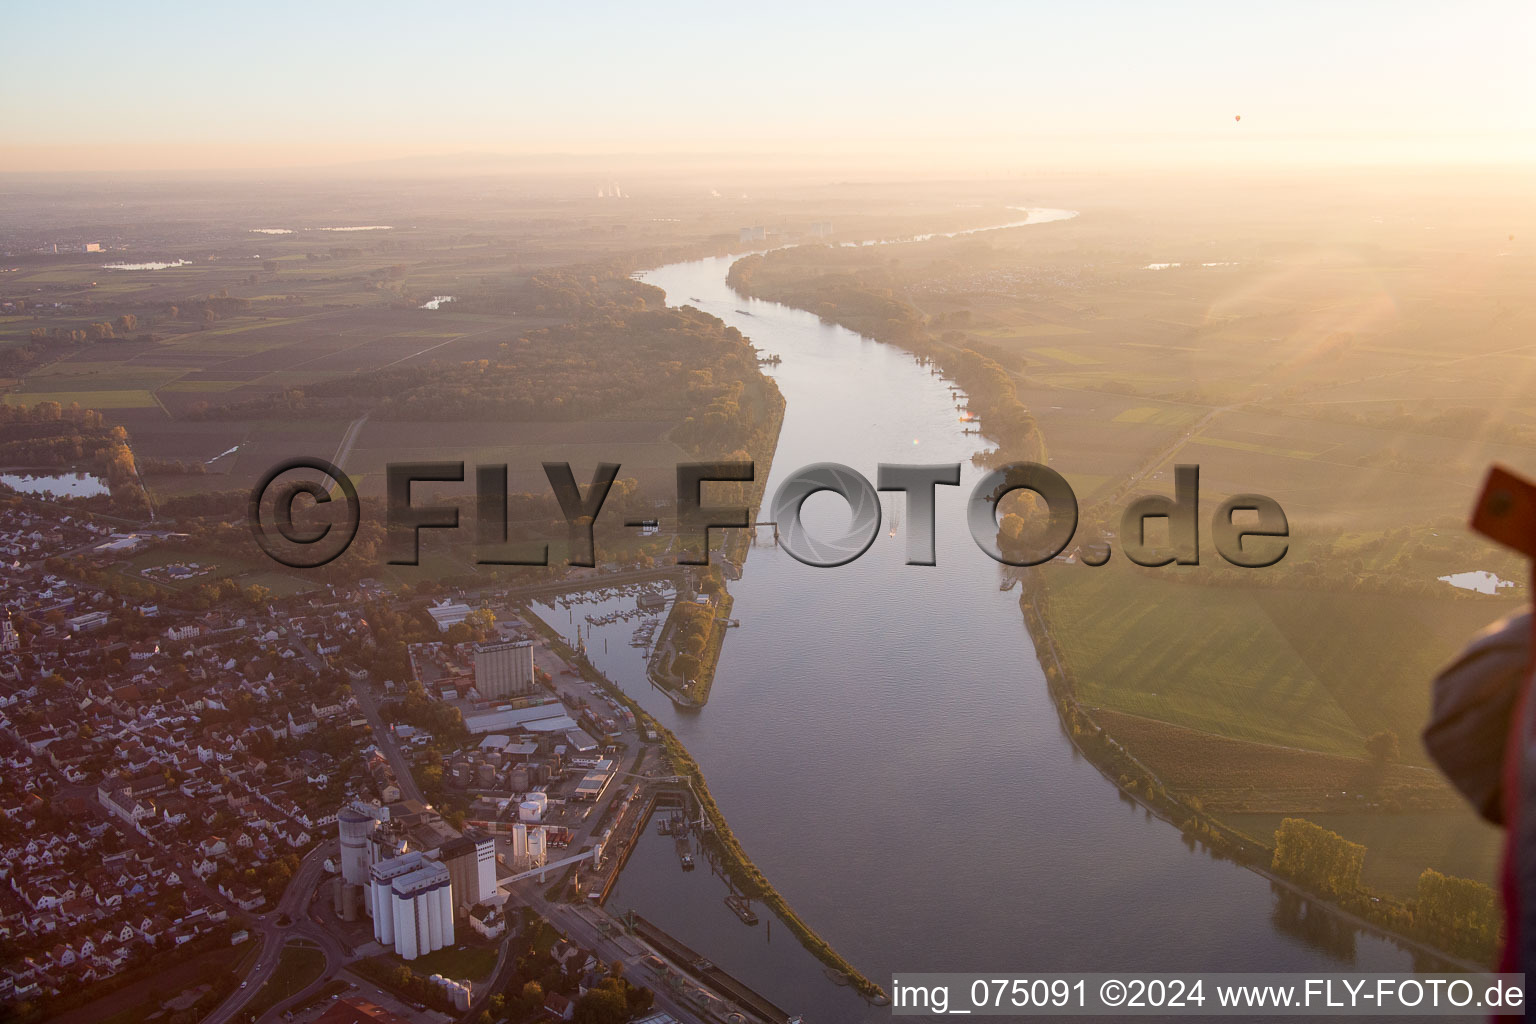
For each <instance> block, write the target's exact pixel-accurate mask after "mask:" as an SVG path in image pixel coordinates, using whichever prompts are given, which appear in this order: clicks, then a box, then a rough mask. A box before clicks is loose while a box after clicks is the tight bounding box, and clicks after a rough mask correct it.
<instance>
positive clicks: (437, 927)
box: [416, 889, 443, 953]
mask: <svg viewBox="0 0 1536 1024" xmlns="http://www.w3.org/2000/svg"><path fill="white" fill-rule="evenodd" d="M441 891H442V890H440V889H429V890H428V891H426V892H424V893H422V894H421V895H420V896H418V897H416V913H417V915H418V916H420V917H421V918H423V919H424V920H425V921H426V923H427V943H426V948H427V952H429V953H430V952H432V951H433V950H436V949H442V948H443V915H442V914H440V913H438V911H437V896H438V893H439V892H441Z"/></svg>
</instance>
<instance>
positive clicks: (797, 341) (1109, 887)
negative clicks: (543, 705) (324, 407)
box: [543, 211, 1412, 1022]
mask: <svg viewBox="0 0 1536 1024" xmlns="http://www.w3.org/2000/svg"><path fill="white" fill-rule="evenodd" d="M1068 215H1069V214H1068ZM1061 216H1062V214H1061V213H1060V212H1058V211H1038V212H1035V213H1033V214H1032V216H1031V217H1030V221H1031V223H1034V222H1040V223H1045V222H1048V221H1050V220H1053V219H1061ZM1010 229H1012V230H1050V228H1049V227H1032V226H1023V227H1018V226H1012V227H1011V228H1010ZM730 265H731V260H730V259H729V258H721V259H709V260H701V261H698V262H689V263H678V264H672V265H670V266H664V267H660V268H658V269H656V270H652V271H649V272H646V273H645V274H643V275H640V276H641V277H642V279H643V280H645V281H647V282H649V283H651V284H654V285H657V286H659V287H661V288H664V289H665V290H666V292H667V301H668V302H669V303H671V304H674V305H682V304H691V305H694V306H697V307H699V308H701V309H703V310H705V311H707V312H709V313H711V314H713V315H715V316H717V317H719V318H720V319H722V320H724V321H725V322H726V323H728V324H731V325H732V326H735V327H737V328H739V329H740V330H741V331H742V332H743V333H745V334H747V335H748V336H750V337H751V339H752V340H753V342H754V343H756V344H757V346H758V347H759V348H760V349H762V350H764V351H766V352H771V353H776V354H778V355H779V356H781V357H782V358H783V362H782V364H780V365H779V366H777V367H773V368H771V372H772V373H773V375H774V376H775V378H776V379H777V380H778V383H779V387H780V388H781V389H782V390H783V393H784V397H785V399H786V400H787V402H788V408H787V410H786V414H785V419H784V427H783V433H782V435H781V436H780V439H779V446H778V452H777V455H776V456H775V462H774V466H773V472H772V474H771V477H770V481H769V491H768V493H769V495H770V497H771V495H772V493H773V491H774V488H775V487H776V484H777V481H778V480H781V479H783V478H784V477H785V476H786V475H787V474H788V473H790V472H792V471H793V470H795V469H797V468H799V467H802V466H804V465H806V464H808V463H812V462H822V461H833V462H842V463H846V464H847V465H849V466H852V467H853V468H855V469H857V470H859V471H860V472H862V473H863V474H864V475H865V476H867V477H868V478H869V479H871V480H873V479H874V478H875V474H876V466H877V464H879V463H881V462H894V463H939V462H960V463H964V464H965V469H964V474H963V477H962V481H961V486H960V487H940V488H938V565H937V566H934V567H920V566H908V565H905V564H904V554H905V536H904V530H905V519H906V517H905V515H904V509H902V510H900V512H901V513H902V514H901V515H900V519H901V522H900V524H899V525H896V526H895V528H894V529H895V532H894V535H892V518H893V517H892V514H891V513H892V511H893V510H895V509H897V506H899V505H900V504H901V500H902V499H901V495H900V494H886V495H883V496H882V497H883V501H884V503H885V504H884V507H885V512H886V517H885V524H884V526H883V527H882V531H881V535H880V537H879V539H878V540H877V541H876V542H875V545H874V547H873V548H871V549H870V550H869V552H868V553H866V554H865V555H864V557H862V558H861V559H859V560H858V561H857V562H854V563H853V564H851V565H846V566H842V567H840V568H836V569H816V568H811V567H808V566H805V565H802V564H801V563H799V562H797V561H795V560H794V559H792V558H790V557H789V555H787V554H786V553H784V552H783V551H781V550H779V549H777V548H775V547H773V546H771V545H769V544H766V543H765V544H761V545H759V546H757V547H756V548H754V549H753V550H752V553H751V555H750V556H749V558H748V559H747V562H746V566H745V570H744V572H743V575H742V578H741V579H740V580H739V581H734V582H732V583H731V584H730V590H731V593H732V594H733V595H734V596H735V610H734V612H733V615H734V617H736V618H737V619H739V620H740V622H741V627H740V628H739V629H734V630H732V631H731V632H730V634H729V636H728V639H727V641H726V644H725V648H724V653H723V656H722V658H721V660H720V665H719V671H718V673H717V675H716V678H715V683H714V689H713V691H712V692H711V695H710V699H709V704H708V706H707V707H706V708H704V709H703V710H702V711H699V712H694V713H683V712H679V711H677V710H675V709H674V708H673V706H672V704H671V703H670V702H669V701H668V700H667V699H666V698H665V697H663V696H662V695H661V694H660V693H658V692H656V691H654V690H653V689H651V688H650V687H649V686H648V685H647V684H646V682H645V677H644V660H643V654H642V652H640V651H638V650H637V649H636V648H634V647H632V646H630V642H629V641H630V638H631V636H632V634H633V633H634V629H635V623H634V622H633V621H629V622H625V621H619V622H616V623H612V624H605V625H597V626H590V625H588V624H587V623H586V622H585V618H586V617H587V616H597V615H601V614H603V613H605V612H611V611H614V610H621V609H633V608H634V600H633V598H632V597H615V598H612V599H608V600H602V601H596V600H594V601H592V602H589V603H586V604H579V605H575V606H572V607H560V608H546V609H544V610H543V613H544V615H545V617H546V618H547V619H548V620H549V622H550V623H551V625H554V626H556V627H558V628H560V629H562V630H564V631H566V632H567V633H569V634H572V635H574V631H575V629H576V627H577V626H578V625H580V626H581V627H582V629H583V632H584V635H585V636H586V637H587V638H588V639H587V642H588V647H589V651H590V653H591V656H592V660H593V662H594V663H595V664H596V665H597V666H598V667H599V668H601V669H603V670H604V671H605V672H607V673H608V674H609V675H610V677H611V678H613V679H614V680H615V681H617V682H619V683H620V684H621V685H623V686H624V687H625V688H626V689H627V690H628V691H629V692H630V693H632V694H633V695H634V696H636V697H637V698H638V699H640V701H641V702H642V703H643V704H644V706H645V707H646V708H647V709H648V710H650V711H651V712H652V713H653V714H655V715H656V716H657V717H658V718H659V719H660V720H661V721H662V722H663V723H665V724H666V725H667V726H668V727H669V728H671V729H672V730H673V731H674V732H676V734H677V735H678V737H679V738H680V739H681V740H682V742H683V743H684V744H685V745H686V746H687V748H688V750H689V751H690V752H691V753H692V754H693V755H694V757H696V758H697V759H698V761H699V764H700V765H701V766H702V767H703V770H704V773H705V776H706V778H707V779H708V781H709V786H710V789H711V790H712V791H713V793H714V795H715V797H716V799H717V800H718V801H719V803H720V806H721V808H722V809H723V811H724V812H725V815H726V817H727V819H728V820H729V821H730V823H731V826H732V827H733V828H734V830H735V832H736V834H737V836H738V837H739V838H740V840H741V842H742V845H743V846H744V847H745V848H746V850H747V852H748V853H749V854H750V855H751V856H752V858H753V859H754V860H755V861H756V862H757V864H758V866H759V867H761V868H762V870H763V871H764V872H765V873H766V875H767V876H768V878H769V879H770V880H771V881H772V882H773V883H774V884H775V885H776V886H777V887H778V888H779V890H780V891H781V892H782V893H783V894H784V896H785V897H786V898H787V899H788V900H789V902H790V905H791V906H793V907H795V908H796V910H797V911H798V912H799V913H800V914H801V916H802V917H804V919H805V920H806V921H807V922H808V923H809V924H810V925H811V926H812V927H813V928H815V929H816V930H817V931H819V932H820V933H821V935H822V936H823V937H825V938H826V939H827V940H828V941H829V942H831V943H832V945H833V946H834V947H836V948H837V949H838V950H839V951H840V952H842V953H843V954H844V955H845V956H847V957H848V959H849V960H851V961H852V962H853V963H854V964H856V965H857V966H858V967H859V968H860V969H861V970H863V971H864V972H865V973H867V974H868V975H869V976H870V977H872V978H874V979H875V980H876V981H877V982H879V983H880V984H881V985H882V986H885V987H887V988H888V987H889V985H890V980H891V976H892V975H893V974H900V973H903V972H917V971H1015V972H1021V971H1044V970H1079V971H1109V970H1163V971H1173V970H1192V969H1204V970H1219V971H1328V970H1334V971H1338V970H1356V969H1358V970H1367V969H1372V970H1397V971H1403V970H1410V969H1411V968H1412V961H1411V957H1410V956H1409V955H1408V954H1407V953H1405V952H1403V951H1402V950H1400V949H1399V948H1398V947H1396V946H1395V945H1392V944H1391V943H1389V942H1386V941H1383V940H1381V939H1378V938H1375V937H1373V936H1370V935H1364V934H1360V935H1357V934H1355V933H1353V932H1352V931H1351V930H1350V929H1349V928H1347V927H1346V926H1344V925H1342V924H1341V923H1339V922H1337V921H1336V920H1335V919H1334V918H1333V917H1332V916H1331V915H1328V914H1326V913H1324V912H1322V911H1321V910H1319V909H1316V908H1313V909H1312V910H1311V912H1310V913H1309V912H1308V911H1307V908H1305V907H1304V906H1303V907H1298V906H1297V905H1296V901H1295V900H1294V899H1291V898H1285V899H1282V898H1281V897H1279V896H1277V894H1276V892H1275V891H1273V890H1272V888H1271V885H1270V883H1269V882H1268V881H1267V880H1265V879H1264V878H1262V877H1260V876H1258V875H1255V874H1253V873H1252V872H1250V871H1247V870H1245V869H1243V868H1240V867H1237V866H1235V865H1233V864H1231V863H1229V862H1226V861H1222V860H1217V859H1215V858H1213V857H1211V856H1210V855H1209V854H1207V853H1206V852H1205V851H1204V850H1203V849H1202V848H1200V847H1199V846H1197V845H1194V844H1192V843H1191V842H1189V841H1186V839H1185V838H1184V837H1183V836H1182V835H1181V834H1180V832H1179V831H1178V830H1177V829H1175V828H1173V827H1172V826H1171V825H1168V824H1166V823H1164V822H1162V821H1160V820H1157V819H1154V818H1151V817H1150V816H1148V815H1147V814H1146V813H1145V812H1144V811H1143V810H1142V809H1140V808H1139V807H1137V806H1135V805H1133V804H1131V803H1129V802H1128V801H1127V800H1126V799H1124V798H1122V797H1121V795H1120V794H1119V793H1118V791H1117V790H1116V788H1115V787H1114V786H1113V785H1112V784H1111V783H1109V782H1108V781H1106V780H1105V779H1104V778H1103V777H1102V776H1101V775H1100V774H1099V773H1098V772H1097V771H1096V770H1095V769H1094V768H1093V766H1092V765H1090V764H1089V763H1087V762H1086V761H1084V760H1083V759H1082V758H1081V756H1079V755H1078V754H1077V752H1076V750H1075V748H1074V747H1073V746H1072V744H1071V743H1070V742H1069V741H1068V740H1067V738H1066V737H1065V736H1064V735H1063V733H1062V731H1061V729H1060V727H1059V726H1058V721H1057V715H1056V710H1055V707H1054V706H1053V704H1052V702H1051V699H1050V697H1049V695H1048V693H1047V692H1046V686H1045V679H1044V675H1043V673H1042V671H1041V669H1040V665H1039V663H1038V661H1037V660H1036V657H1035V651H1034V648H1033V645H1032V644H1031V641H1030V637H1029V635H1028V633H1027V632H1026V630H1025V628H1024V625H1023V621H1022V617H1021V614H1020V611H1019V607H1018V595H1017V592H1011V593H1002V592H999V587H998V585H999V582H1000V580H1001V579H1002V576H1001V573H1000V570H999V566H998V565H996V564H995V563H993V562H992V561H990V560H989V559H988V558H987V557H986V556H985V555H984V554H983V553H982V552H981V551H979V550H978V549H977V547H976V545H975V544H974V543H973V542H972V540H971V538H970V535H969V533H968V532H967V530H966V527H965V520H964V515H963V505H964V500H965V496H966V495H967V494H968V493H969V491H970V488H971V486H972V484H973V483H974V482H975V480H976V479H977V477H978V476H979V473H978V471H977V470H976V469H975V468H974V467H972V466H971V465H970V462H969V460H970V458H971V456H972V455H973V454H974V453H976V452H977V451H978V450H980V449H981V448H982V447H983V441H982V439H981V438H979V437H977V436H975V435H967V434H965V433H963V432H962V430H963V424H962V423H961V422H960V420H959V413H958V412H957V410H956V405H955V400H954V398H953V397H952V396H951V394H950V391H949V389H948V385H947V384H946V383H945V382H943V381H942V380H940V379H939V378H938V377H935V376H933V375H931V374H930V372H929V371H928V369H927V368H925V367H922V366H919V365H918V364H917V363H916V362H915V360H914V359H913V358H912V357H911V356H910V355H908V354H906V353H904V352H902V351H900V350H898V349H895V348H892V347H890V346H887V345H884V344H881V343H878V342H875V341H873V340H871V339H869V338H866V337H863V336H861V335H858V334H856V333H854V332H852V331H849V330H846V329H844V328H841V327H836V326H830V325H828V324H824V323H822V322H821V321H820V320H819V319H818V318H817V317H815V316H813V315H811V314H809V313H806V312H802V311H799V310H795V309H791V308H788V307H785V306H781V305H778V304H775V303H769V302H763V301H758V300H752V299H746V298H743V297H741V296H739V295H737V294H736V293H735V292H733V291H732V290H731V289H730V288H729V287H728V286H727V285H726V281H725V278H726V272H727V271H728V270H729V269H730ZM806 510H807V517H806V518H807V523H808V525H810V526H811V527H812V528H813V531H814V527H815V524H816V522H817V521H818V519H819V521H821V522H823V523H827V522H846V515H845V514H844V513H843V512H842V505H841V503H840V502H839V501H838V500H837V499H835V498H832V497H830V496H828V495H820V496H817V497H813V498H812V499H811V501H810V502H808V503H807V506H806ZM827 516H830V517H831V518H821V517H827ZM765 540H766V538H765ZM723 892H724V889H723V883H721V882H720V880H719V879H717V878H715V877H713V876H712V875H711V874H710V872H709V871H708V870H704V869H701V870H699V871H695V872H692V873H688V874H685V873H683V872H682V871H681V870H680V869H679V867H678V860H677V854H676V851H674V850H673V849H672V840H670V839H663V838H660V837H657V836H655V835H654V833H652V834H649V835H648V836H647V838H646V839H644V840H642V842H641V845H640V847H639V848H638V849H637V851H636V854H635V857H634V859H633V860H632V861H631V863H630V865H629V867H627V868H626V869H625V872H624V875H623V877H622V879H621V881H620V883H619V886H618V887H617V889H616V891H615V894H614V897H613V906H614V907H615V908H617V909H623V908H628V907H633V908H635V909H637V910H638V911H640V912H641V913H643V914H645V915H647V916H648V917H650V918H652V919H653V920H655V921H657V922H658V923H660V924H661V925H662V926H663V927H665V928H667V929H668V930H670V931H671V932H672V933H673V934H675V935H676V936H678V937H679V938H681V939H682V940H683V941H685V942H688V943H690V944H691V945H693V946H694V948H696V949H699V950H700V951H702V952H704V953H705V954H706V955H708V956H709V957H710V958H711V959H713V960H715V962H717V963H719V964H720V965H721V966H723V967H725V968H727V969H729V970H731V971H733V972H735V973H736V974H738V975H739V976H740V977H742V978H743V979H744V980H747V981H748V982H749V984H753V985H754V986H755V987H757V988H759V989H760V990H761V991H762V992H763V993H764V994H765V995H768V996H769V997H770V998H772V999H774V1000H775V1001H776V1002H778V1003H779V1004H780V1005H782V1006H783V1007H784V1008H785V1009H787V1010H790V1011H793V1012H800V1013H804V1014H806V1016H807V1019H808V1020H809V1021H812V1022H828V1021H844V1020H858V1019H869V1020H883V1019H887V1018H888V1017H889V1014H890V1011H889V1010H877V1009H874V1008H870V1007H866V1006H865V1005H864V1004H863V1003H862V1002H861V1001H860V1000H859V999H858V998H857V997H855V996H853V995H852V994H851V993H850V992H849V990H847V989H845V988H837V987H835V986H833V985H832V984H830V983H829V982H828V981H827V980H826V978H825V976H824V975H823V973H822V972H821V970H820V968H819V967H818V966H817V965H816V963H815V962H814V961H812V960H810V958H809V957H808V955H807V954H805V953H804V952H803V951H802V950H800V949H799V947H798V945H797V944H796V943H795V942H794V940H793V938H792V936H791V935H790V934H789V932H788V931H787V930H786V929H783V928H782V927H780V926H779V925H778V924H777V922H773V923H772V924H773V927H772V929H771V933H772V934H771V935H770V934H769V931H770V930H769V929H768V928H765V927H762V926H759V927H757V928H747V927H746V926H744V925H742V924H741V923H740V922H739V921H737V920H736V919H735V918H734V917H733V916H732V915H731V913H730V911H729V910H728V909H727V908H726V907H725V906H723V904H722V903H721V897H722V894H723Z"/></svg>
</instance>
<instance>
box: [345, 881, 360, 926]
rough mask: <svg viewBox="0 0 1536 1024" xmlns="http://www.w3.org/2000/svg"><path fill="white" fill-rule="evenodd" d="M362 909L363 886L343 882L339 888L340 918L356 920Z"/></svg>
mask: <svg viewBox="0 0 1536 1024" xmlns="http://www.w3.org/2000/svg"><path fill="white" fill-rule="evenodd" d="M362 909H363V887H362V886H360V885H346V884H343V885H342V888H341V919H342V920H343V921H356V920H357V917H358V915H359V914H360V913H361V912H362Z"/></svg>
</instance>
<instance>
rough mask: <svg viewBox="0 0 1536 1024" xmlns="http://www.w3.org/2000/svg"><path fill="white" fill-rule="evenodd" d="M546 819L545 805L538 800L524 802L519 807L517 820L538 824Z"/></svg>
mask: <svg viewBox="0 0 1536 1024" xmlns="http://www.w3.org/2000/svg"><path fill="white" fill-rule="evenodd" d="M543 818H544V805H543V804H541V803H539V802H538V801H537V800H524V801H523V802H522V803H520V804H518V805H517V820H518V821H524V822H533V823H535V824H537V823H538V822H540V821H542V820H543Z"/></svg>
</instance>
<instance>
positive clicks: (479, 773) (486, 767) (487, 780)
mask: <svg viewBox="0 0 1536 1024" xmlns="http://www.w3.org/2000/svg"><path fill="white" fill-rule="evenodd" d="M475 785H477V786H479V787H480V788H481V789H490V788H491V787H492V786H494V785H496V766H495V765H493V764H491V763H490V762H489V761H481V762H480V763H479V764H477V765H475Z"/></svg>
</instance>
